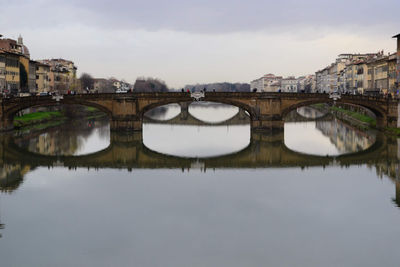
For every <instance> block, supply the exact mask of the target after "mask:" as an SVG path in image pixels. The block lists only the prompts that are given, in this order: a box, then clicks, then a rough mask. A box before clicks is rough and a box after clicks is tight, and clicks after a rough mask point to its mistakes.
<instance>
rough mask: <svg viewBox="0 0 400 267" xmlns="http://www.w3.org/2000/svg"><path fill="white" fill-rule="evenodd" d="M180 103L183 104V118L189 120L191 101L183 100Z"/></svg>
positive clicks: (181, 115) (181, 116)
mask: <svg viewBox="0 0 400 267" xmlns="http://www.w3.org/2000/svg"><path fill="white" fill-rule="evenodd" d="M179 105H180V106H181V114H180V118H181V120H187V119H188V117H189V105H190V102H181V103H179Z"/></svg>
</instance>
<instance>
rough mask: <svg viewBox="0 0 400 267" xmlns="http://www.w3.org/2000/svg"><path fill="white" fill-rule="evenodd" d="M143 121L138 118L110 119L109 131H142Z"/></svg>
mask: <svg viewBox="0 0 400 267" xmlns="http://www.w3.org/2000/svg"><path fill="white" fill-rule="evenodd" d="M142 128H143V120H142V118H139V117H138V116H123V117H122V116H121V117H112V118H111V120H110V130H111V131H138V132H140V131H142Z"/></svg>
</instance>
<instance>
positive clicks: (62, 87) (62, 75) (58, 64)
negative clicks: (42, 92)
mask: <svg viewBox="0 0 400 267" xmlns="http://www.w3.org/2000/svg"><path fill="white" fill-rule="evenodd" d="M40 63H42V64H46V65H49V66H50V72H49V74H48V78H49V89H50V92H55V93H58V94H66V93H67V92H68V91H77V90H78V89H79V91H80V86H79V82H78V79H77V78H76V70H77V67H76V66H75V65H74V62H72V61H70V60H65V59H61V58H60V59H45V60H40Z"/></svg>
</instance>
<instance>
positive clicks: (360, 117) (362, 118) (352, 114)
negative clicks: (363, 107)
mask: <svg viewBox="0 0 400 267" xmlns="http://www.w3.org/2000/svg"><path fill="white" fill-rule="evenodd" d="M330 109H331V110H333V111H337V112H340V113H343V114H346V115H348V116H350V117H352V118H354V119H356V120H359V121H360V122H364V123H368V124H369V125H370V126H372V127H375V126H376V119H374V118H372V117H370V116H368V115H365V114H361V113H358V112H355V111H351V110H348V109H344V108H340V107H336V106H331V107H330Z"/></svg>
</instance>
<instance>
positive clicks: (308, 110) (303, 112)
mask: <svg viewBox="0 0 400 267" xmlns="http://www.w3.org/2000/svg"><path fill="white" fill-rule="evenodd" d="M296 111H297V113H298V114H300V116H303V117H304V118H310V119H318V118H321V117H323V116H325V115H326V114H327V113H329V112H328V111H327V112H322V111H320V110H318V109H316V108H313V107H309V106H305V107H300V108H297V110H296Z"/></svg>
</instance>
